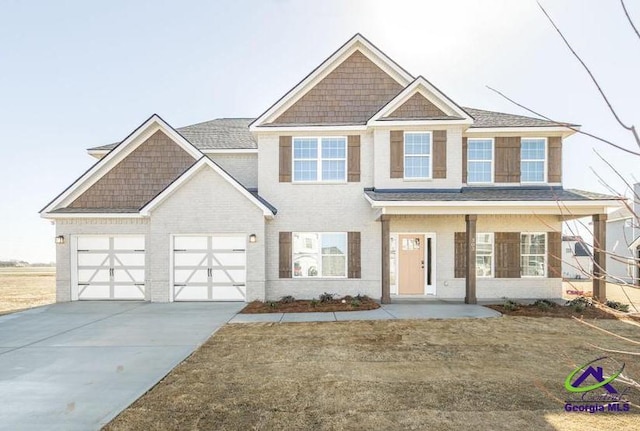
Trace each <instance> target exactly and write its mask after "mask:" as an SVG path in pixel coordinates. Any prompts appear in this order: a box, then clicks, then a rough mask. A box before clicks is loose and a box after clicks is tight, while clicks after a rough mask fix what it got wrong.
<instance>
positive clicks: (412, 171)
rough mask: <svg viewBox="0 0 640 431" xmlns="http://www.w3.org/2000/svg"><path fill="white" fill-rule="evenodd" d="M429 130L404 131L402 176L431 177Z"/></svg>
mask: <svg viewBox="0 0 640 431" xmlns="http://www.w3.org/2000/svg"><path fill="white" fill-rule="evenodd" d="M431 142H432V140H431V132H405V133H404V177H405V178H406V179H421V180H425V179H431V147H432V146H431Z"/></svg>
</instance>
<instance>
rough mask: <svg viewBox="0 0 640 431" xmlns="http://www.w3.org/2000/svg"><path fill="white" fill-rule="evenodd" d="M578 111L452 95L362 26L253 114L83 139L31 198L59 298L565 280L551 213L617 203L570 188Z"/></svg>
mask: <svg viewBox="0 0 640 431" xmlns="http://www.w3.org/2000/svg"><path fill="white" fill-rule="evenodd" d="M574 128H575V127H574V126H572V125H568V124H558V123H553V122H549V121H544V120H540V119H536V118H529V117H524V116H520V115H511V114H504V113H498V112H490V111H485V110H480V109H472V108H465V107H462V106H460V105H458V104H457V103H455V102H454V101H453V100H451V99H450V98H449V97H447V95H446V94H444V93H443V92H442V91H440V90H439V89H438V88H436V87H435V86H434V85H433V84H431V83H430V82H429V81H427V80H426V79H425V78H423V77H421V76H418V77H414V76H412V75H411V74H409V73H408V72H407V71H406V70H404V69H403V68H402V67H400V66H399V65H398V64H397V63H395V62H394V61H393V60H391V59H390V58H388V57H387V56H386V55H385V54H384V53H383V52H381V51H380V50H379V49H378V48H376V47H375V46H374V45H373V44H371V43H370V42H369V41H368V40H367V39H365V38H364V37H362V36H361V35H356V36H354V37H353V38H352V39H350V40H349V41H348V42H347V43H345V44H344V45H343V46H342V47H340V48H339V49H338V50H337V51H335V52H334V53H333V54H332V55H331V56H330V57H329V58H327V59H326V60H325V61H324V62H323V63H322V64H320V66H318V67H317V68H316V69H315V70H313V71H312V72H311V73H310V74H309V75H307V76H306V77H305V78H304V79H303V80H302V81H301V82H299V83H298V84H296V85H295V86H294V87H293V88H292V89H291V90H290V91H289V92H288V93H286V94H285V95H283V96H282V98H281V99H279V100H278V101H277V102H276V103H275V104H273V105H272V106H271V107H270V108H268V109H267V110H266V111H265V112H264V113H263V114H262V115H260V116H259V117H258V118H255V119H249V118H236V119H218V120H212V121H209V122H205V123H200V124H195V125H192V126H187V127H182V128H179V129H174V128H173V127H171V126H170V125H169V124H167V123H166V122H165V121H164V120H163V119H162V118H160V117H158V116H157V115H153V116H152V117H151V118H149V119H148V120H147V121H145V122H144V123H143V124H142V125H140V127H138V128H137V129H136V130H134V131H133V132H132V133H131V134H130V135H128V136H127V137H126V138H125V139H124V140H122V142H120V143H118V144H113V145H107V146H103V147H97V148H92V149H90V150H89V153H90V154H91V155H93V156H95V157H97V158H98V161H97V162H96V163H95V165H93V166H92V167H91V168H89V169H88V170H87V172H86V173H85V174H83V175H82V176H81V177H80V178H79V179H78V180H76V181H75V182H74V183H73V184H72V185H71V186H70V187H69V188H67V189H66V190H65V191H64V192H63V193H61V194H60V195H59V196H58V197H56V198H55V199H54V200H53V201H52V202H51V203H49V204H48V205H47V206H46V207H45V208H44V209H43V210H42V212H41V214H42V216H43V217H45V218H48V219H52V220H54V221H55V223H56V229H57V233H56V235H57V236H56V243H57V298H58V300H59V301H69V300H78V299H140V300H151V301H180V300H186V301H195V300H203V301H207V300H234V301H235V300H240V301H250V300H255V299H260V300H264V299H278V298H279V297H281V296H284V295H293V296H295V297H296V298H313V297H317V296H318V295H319V294H321V293H323V292H331V293H338V294H341V295H345V294H351V295H356V294H366V295H369V296H371V297H376V298H381V299H382V301H385V302H387V301H390V300H391V299H392V298H395V297H397V298H402V297H411V298H415V297H418V298H420V297H424V298H453V299H463V298H464V299H465V300H466V301H467V302H471V303H473V302H475V301H476V299H477V298H501V297H510V298H542V297H549V298H554V297H560V296H561V294H562V271H561V261H560V256H561V254H562V251H561V244H562V241H561V239H562V236H561V224H562V221H563V220H567V219H572V218H576V217H584V216H586V215H591V216H593V217H594V224H595V226H596V228H597V229H598V231H597V232H596V238H604V237H603V236H602V235H604V231H605V228H604V226H605V219H606V216H605V214H606V209H607V207H609V206H612V205H614V204H615V203H616V201H615V199H614V198H612V197H611V196H605V195H599V194H595V193H589V192H583V191H577V190H565V189H563V187H562V142H563V139H565V138H566V137H568V136H570V135H571V134H572V133H573V132H574ZM602 241H604V240H602ZM596 254H597V255H596V260H597V259H601V261H602V262H603V263H602V266H604V261H603V255H601V254H600V253H596ZM595 284H596V285H597V286H594V287H596V289H601V288H602V287H603V286H602V281H601V280H597V281H596V282H595ZM603 295H604V290H602V291H601V296H603ZM596 296H597V295H596Z"/></svg>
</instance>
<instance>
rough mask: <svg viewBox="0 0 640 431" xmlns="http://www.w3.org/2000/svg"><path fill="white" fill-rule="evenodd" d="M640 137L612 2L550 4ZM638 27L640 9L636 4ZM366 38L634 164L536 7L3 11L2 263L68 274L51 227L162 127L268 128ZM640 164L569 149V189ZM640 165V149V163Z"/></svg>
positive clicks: (468, 94)
mask: <svg viewBox="0 0 640 431" xmlns="http://www.w3.org/2000/svg"><path fill="white" fill-rule="evenodd" d="M542 4H543V5H544V6H545V7H546V8H547V9H548V11H549V12H550V14H551V15H552V16H553V17H554V19H556V21H557V23H558V24H559V25H560V26H561V27H562V29H563V30H564V31H565V33H566V35H567V37H568V38H569V39H570V41H571V42H572V43H573V44H574V46H575V48H576V49H577V51H578V52H579V53H580V54H582V55H583V56H584V59H585V60H586V61H587V63H588V64H589V65H590V66H591V67H592V68H593V71H594V73H595V74H596V76H597V77H598V78H599V79H600V81H601V83H602V86H603V87H604V89H605V90H606V91H607V93H608V94H609V95H610V97H611V99H612V101H613V102H614V104H615V105H616V107H617V108H618V109H619V111H620V113H621V114H622V117H623V118H624V119H625V120H626V121H628V122H632V123H633V122H635V123H637V124H638V125H639V126H640V118H639V117H640V115H639V113H640V110H638V108H637V103H638V102H637V101H638V100H640V84H639V83H638V73H639V72H640V55H638V53H639V52H640V40H638V39H636V38H634V34H633V33H632V31H631V29H630V28H629V26H628V25H627V23H626V20H625V17H624V15H623V13H622V9H621V7H620V5H619V3H618V2H614V1H606V2H605V1H586V0H573V1H569V0H567V1H561V0H542ZM628 7H629V10H630V13H631V14H632V16H634V17H635V18H636V22H637V23H638V24H640V2H639V1H637V0H628ZM356 32H360V33H362V34H363V35H364V36H365V37H367V38H368V39H369V40H370V41H372V42H373V43H374V44H375V45H377V46H378V47H379V48H380V49H381V50H383V51H384V52H385V53H386V54H387V55H389V56H390V57H391V58H393V59H394V60H395V61H397V62H398V63H399V64H400V65H402V66H403V67H404V68H405V69H407V70H408V71H409V72H410V73H411V74H413V75H416V76H417V75H423V76H425V77H426V78H427V79H429V80H430V81H431V82H432V83H434V84H435V85H436V86H438V87H439V88H440V89H441V90H443V91H444V92H445V93H446V94H447V95H448V96H450V97H451V98H452V99H453V100H455V101H456V102H457V103H459V104H460V105H462V106H470V107H476V108H482V109H489V110H497V111H505V112H513V113H524V112H523V111H521V110H520V109H518V108H516V107H514V106H513V105H511V104H510V103H509V102H506V101H505V100H503V99H501V98H500V97H499V96H497V95H496V94H494V93H492V92H491V91H489V90H488V89H487V88H486V85H490V86H493V87H496V88H498V89H500V90H502V91H504V92H505V93H507V94H508V95H510V96H511V97H513V98H515V99H517V100H518V101H520V102H521V103H523V104H525V105H528V106H530V107H531V108H534V109H536V110H539V111H541V112H543V113H545V114H546V115H548V116H550V117H553V118H556V119H560V120H565V121H571V122H575V123H579V124H581V125H582V126H583V129H584V130H585V131H591V132H594V133H597V134H599V135H602V136H605V137H607V138H609V139H613V140H615V141H616V142H618V143H619V144H620V145H623V146H626V147H628V148H633V147H634V145H635V144H634V143H633V142H632V141H631V139H630V138H629V136H628V135H627V134H626V133H624V132H622V131H621V130H620V128H619V127H617V126H616V124H615V122H614V121H613V119H612V117H611V116H610V115H609V114H608V112H607V110H606V108H605V105H604V104H603V103H602V101H601V99H600V98H599V96H598V94H597V93H596V91H595V89H594V87H593V85H592V84H591V83H590V81H589V79H588V77H587V75H586V74H585V73H584V72H583V70H582V69H581V68H580V66H579V65H578V63H577V62H576V61H575V59H573V58H572V57H571V56H570V54H569V52H568V51H567V49H566V48H565V47H564V46H563V44H562V42H561V40H560V39H559V37H558V36H557V34H556V33H555V32H554V30H553V29H552V28H551V26H550V25H549V23H548V22H547V21H546V19H545V18H544V16H543V15H542V13H541V11H540V10H539V9H538V6H537V5H536V3H535V2H534V1H527V0H523V1H509V0H505V1H487V0H483V1H477V0H476V1H446V2H445V1H425V0H422V1H415V2H409V1H399V0H394V1H378V2H376V1H346V0H336V1H326V0H322V1H319V0H318V1H314V2H311V1H287V0H278V1H264V0H262V1H237V0H235V1H226V2H223V1H185V0H181V1H158V0H154V1H131V0H128V1H117V0H110V1H102V2H94V1H91V2H88V1H64V0H58V1H55V2H51V1H40V2H37V1H17V0H14V1H11V0H0V148H1V153H0V156H1V160H2V170H1V171H0V180H1V181H0V194H1V195H2V196H3V197H4V204H3V205H2V211H1V212H0V260H2V259H9V258H13V259H25V260H28V261H32V262H33V261H51V260H54V251H55V248H54V241H53V237H54V228H53V226H51V224H50V222H49V221H46V220H43V219H41V218H40V217H39V215H38V211H39V210H40V209H41V208H42V207H43V206H44V205H45V204H46V203H47V202H48V201H50V200H51V199H52V198H53V197H55V196H56V195H57V194H58V193H60V192H61V191H62V190H63V189H64V188H65V187H67V186H68V185H69V184H70V183H71V182H72V181H73V180H74V179H75V178H77V177H78V176H79V175H80V174H81V173H82V172H84V171H85V170H86V169H87V168H88V167H89V166H90V165H91V164H92V163H93V162H94V160H95V159H93V158H92V157H90V156H89V155H87V154H86V152H85V149H86V148H87V147H90V146H96V145H102V144H107V143H111V142H115V141H119V140H121V139H122V138H124V137H125V136H126V135H128V134H129V133H130V132H131V131H132V130H133V129H134V128H135V127H136V126H138V125H139V124H140V123H141V122H142V121H144V120H145V119H146V118H147V117H149V115H150V114H152V113H154V112H155V113H158V114H160V115H161V116H162V117H163V118H164V119H165V120H167V121H168V122H169V123H170V124H172V125H173V126H175V127H179V126H184V125H188V124H193V123H197V122H200V121H205V120H210V119H213V118H218V117H234V116H243V117H246V116H257V115H259V114H260V113H262V112H263V111H264V110H265V109H266V108H268V107H269V106H270V105H271V104H272V103H273V102H275V101H276V100H277V99H278V98H279V97H280V96H282V95H283V94H284V93H285V92H286V91H288V90H289V89H290V88H291V87H292V86H293V85H294V84H296V83H297V82H298V81H300V79H302V78H303V77H304V76H305V75H306V74H307V73H309V72H310V71H311V70H312V69H313V68H314V67H316V66H317V65H318V64H319V63H321V62H322V61H323V60H324V59H325V58H326V57H327V56H328V55H330V54H331V53H332V52H333V51H334V50H335V49H337V48H338V47H339V46H340V45H341V44H342V43H344V42H345V41H346V40H347V39H349V38H350V37H351V36H353V34H355V33H356ZM594 149H595V150H597V151H599V152H600V153H601V154H603V155H604V157H605V158H606V159H607V160H609V161H610V162H612V163H613V164H614V165H615V166H617V168H618V169H619V170H620V172H621V173H622V174H623V175H624V176H625V177H626V178H627V179H629V180H632V181H633V175H634V174H635V176H636V178H637V179H639V180H640V169H639V166H640V159H639V158H637V157H636V158H633V157H629V156H628V155H625V154H624V153H621V152H620V151H617V150H612V149H609V148H608V147H605V146H604V145H601V144H598V143H596V142H594V141H593V140H591V139H589V138H586V137H584V136H573V137H571V138H569V139H568V140H566V141H565V147H564V160H563V168H564V174H565V175H564V183H565V187H568V188H580V189H586V190H591V191H599V192H605V191H606V189H605V188H604V187H603V186H602V185H601V184H599V181H598V180H597V179H596V178H595V177H594V175H592V173H591V171H590V168H591V167H593V168H594V169H596V170H597V171H599V172H600V173H601V174H602V176H603V177H604V178H605V179H606V180H607V181H608V182H610V183H611V184H612V185H613V186H615V187H616V188H617V189H619V190H621V191H623V188H622V182H621V181H620V180H618V179H617V178H615V174H613V173H612V172H611V171H609V170H607V168H606V167H605V165H604V163H602V162H601V161H599V160H598V159H597V157H596V156H595V154H594ZM636 149H637V148H636Z"/></svg>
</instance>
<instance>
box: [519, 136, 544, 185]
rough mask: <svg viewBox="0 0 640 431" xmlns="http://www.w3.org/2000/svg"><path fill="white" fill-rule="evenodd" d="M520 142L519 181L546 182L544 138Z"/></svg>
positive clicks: (527, 139) (526, 139) (523, 139)
mask: <svg viewBox="0 0 640 431" xmlns="http://www.w3.org/2000/svg"><path fill="white" fill-rule="evenodd" d="M520 142H521V144H520V146H521V147H520V163H521V165H520V172H521V174H520V175H521V177H520V181H521V182H523V183H544V182H546V177H547V173H546V167H547V140H546V138H522V140H521V141H520Z"/></svg>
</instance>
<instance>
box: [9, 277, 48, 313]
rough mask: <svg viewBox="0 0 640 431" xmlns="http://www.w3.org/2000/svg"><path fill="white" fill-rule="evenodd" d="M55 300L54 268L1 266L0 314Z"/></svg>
mask: <svg viewBox="0 0 640 431" xmlns="http://www.w3.org/2000/svg"><path fill="white" fill-rule="evenodd" d="M55 301H56V273H55V268H43V269H40V268H10V269H9V268H6V269H4V268H3V270H2V271H0V315H2V314H7V313H13V312H16V311H20V310H24V309H27V308H32V307H37V306H40V305H47V304H52V303H54V302H55Z"/></svg>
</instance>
